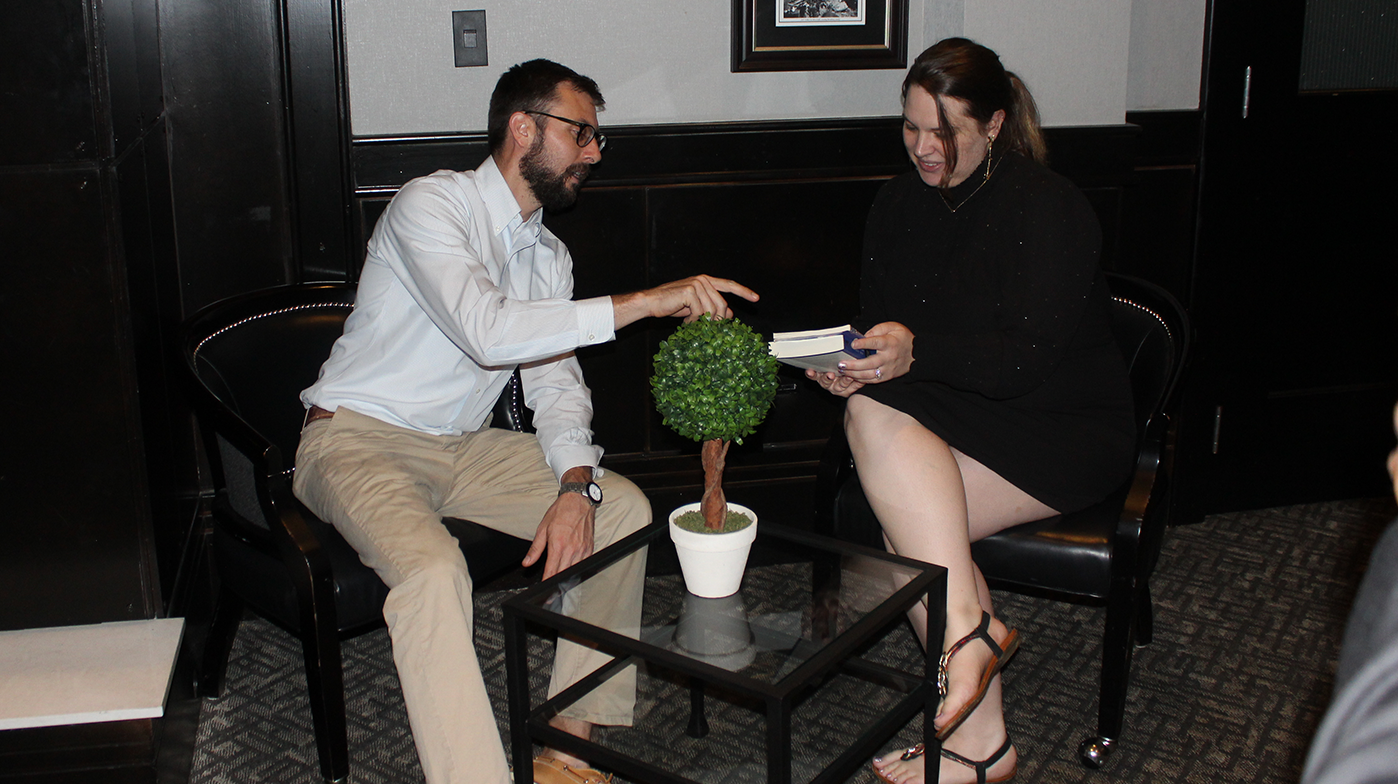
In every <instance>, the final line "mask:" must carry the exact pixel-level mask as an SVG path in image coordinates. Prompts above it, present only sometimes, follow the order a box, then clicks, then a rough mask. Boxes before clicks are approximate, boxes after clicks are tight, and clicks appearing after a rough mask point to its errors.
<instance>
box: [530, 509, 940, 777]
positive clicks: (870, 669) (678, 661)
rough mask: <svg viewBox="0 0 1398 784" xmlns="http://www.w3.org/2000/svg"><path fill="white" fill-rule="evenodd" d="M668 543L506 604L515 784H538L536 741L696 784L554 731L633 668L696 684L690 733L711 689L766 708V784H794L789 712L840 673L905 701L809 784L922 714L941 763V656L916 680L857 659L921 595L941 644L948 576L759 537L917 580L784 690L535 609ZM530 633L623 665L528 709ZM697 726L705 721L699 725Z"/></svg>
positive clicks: (612, 557)
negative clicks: (563, 639)
mask: <svg viewBox="0 0 1398 784" xmlns="http://www.w3.org/2000/svg"><path fill="white" fill-rule="evenodd" d="M666 534H668V530H667V526H666V524H664V523H656V524H654V525H650V526H647V527H646V528H643V529H641V530H639V531H637V532H635V533H634V534H632V535H630V536H628V537H626V538H625V539H623V540H621V541H620V542H617V543H615V544H613V545H611V546H610V547H607V548H605V549H603V550H601V551H599V552H597V553H594V554H593V555H592V556H590V557H588V558H586V559H584V560H582V561H580V562H579V563H577V564H575V565H574V566H572V567H570V568H569V569H566V570H564V571H563V572H560V573H559V574H557V575H554V576H553V577H552V578H550V579H548V580H545V581H542V582H540V583H539V584H537V585H534V586H531V587H529V588H526V589H525V590H523V591H521V592H520V593H519V594H518V595H516V596H514V597H511V598H510V599H509V600H507V601H506V602H505V605H504V632H505V669H506V682H507V685H508V689H509V711H510V743H511V752H512V756H513V758H514V761H515V764H514V772H515V781H516V784H531V782H532V781H533V775H532V767H531V765H530V764H529V760H531V759H532V758H533V741H534V740H538V741H540V742H541V743H543V744H546V745H548V746H550V747H552V748H556V749H559V750H560V751H564V752H567V753H569V754H573V755H576V756H578V757H580V758H582V759H585V760H588V762H589V764H592V765H596V766H598V767H602V768H606V769H608V770H611V771H613V772H615V773H617V774H620V775H621V776H624V777H626V778H629V779H632V780H634V781H644V782H647V783H648V784H696V783H695V782H694V781H692V780H691V779H688V778H685V777H683V776H680V775H678V774H675V773H671V772H668V771H665V770H662V769H660V768H657V767H656V766H654V765H652V764H650V763H647V762H644V761H642V760H638V759H633V758H630V757H627V756H624V755H622V754H620V753H618V752H616V751H613V750H611V749H608V748H606V747H604V746H601V745H599V744H597V743H593V742H591V741H585V740H583V739H581V738H578V737H576V736H574V735H571V734H568V733H566V732H563V731H562V730H559V729H556V728H554V727H552V726H550V725H549V724H548V719H549V718H552V717H553V716H554V715H556V714H557V713H558V712H559V711H561V710H563V709H564V708H566V707H567V706H568V705H571V704H572V703H573V702H575V701H577V700H578V699H580V698H582V697H583V696H584V695H586V694H587V693H589V692H591V691H592V690H593V689H595V688H597V686H598V685H600V684H601V683H602V682H603V681H605V680H607V679H608V678H610V677H612V676H614V675H616V674H618V673H620V672H621V671H622V670H624V669H625V668H626V667H627V666H628V665H631V664H634V663H638V662H640V661H644V662H646V663H648V664H653V665H659V666H660V667H662V668H666V669H669V670H673V671H675V672H678V673H680V674H682V675H685V676H687V677H688V678H690V683H691V697H692V700H693V705H692V707H693V714H692V716H691V733H693V728H694V727H695V726H696V724H697V725H699V726H702V711H703V691H704V684H705V683H711V684H714V685H716V686H720V687H722V688H724V689H727V690H729V691H732V692H735V693H737V694H739V695H743V696H746V697H749V698H753V699H755V700H757V701H759V702H761V703H762V704H763V705H764V706H765V708H766V718H767V733H766V734H767V743H766V745H767V781H768V783H769V784H791V718H792V712H793V711H794V709H795V707H796V705H797V704H798V703H799V702H800V701H802V700H804V699H805V697H807V696H809V694H810V693H813V692H814V691H815V690H816V689H817V688H818V686H819V685H820V683H821V682H822V680H823V679H824V678H825V676H826V675H828V674H832V673H833V672H835V671H836V670H839V671H841V672H843V673H844V674H848V675H852V676H855V677H859V678H862V679H864V680H869V681H879V682H882V683H883V684H884V685H885V686H890V687H893V688H894V689H896V690H898V691H901V692H903V693H904V696H903V698H902V699H900V700H899V701H898V703H897V704H896V705H894V706H893V707H892V708H891V709H890V710H889V711H888V712H887V713H885V714H884V716H883V718H881V719H879V720H877V721H875V722H874V723H873V724H871V725H870V726H869V727H868V728H867V729H866V730H865V731H864V732H863V733H861V734H859V735H858V736H857V737H855V738H854V739H853V741H851V743H850V745H849V747H848V748H846V749H845V750H844V751H843V752H842V753H840V754H839V755H838V756H837V757H836V758H835V759H834V760H833V761H832V762H831V763H830V764H829V765H827V766H826V767H825V769H824V770H822V771H821V772H820V773H819V774H817V775H816V777H815V778H814V779H812V780H811V784H835V783H836V782H842V781H844V780H846V779H847V778H848V777H849V776H850V775H851V774H852V773H853V772H854V771H855V770H856V769H857V768H858V767H859V766H860V765H862V764H864V760H866V759H868V758H869V757H870V756H872V755H873V754H874V753H875V752H876V751H878V748H879V746H880V745H882V744H883V743H885V742H886V741H887V740H888V739H889V738H891V737H893V735H894V734H895V733H897V732H898V730H899V729H901V728H902V727H903V726H904V725H906V724H907V722H908V721H909V720H911V719H912V717H913V716H915V715H916V714H917V712H918V710H921V711H922V712H923V725H922V726H923V743H924V744H925V745H926V747H927V758H928V759H930V760H936V759H937V758H938V756H939V751H940V749H941V744H940V742H939V741H938V740H937V739H936V735H935V732H934V730H933V723H932V721H933V719H934V718H935V717H936V714H937V703H938V700H939V695H938V694H937V688H936V682H935V674H936V671H937V670H936V668H937V658H938V655H939V654H933V653H931V652H928V653H927V654H926V661H925V667H924V671H923V673H922V674H921V675H914V674H912V673H907V672H903V671H901V670H895V669H893V668H890V667H886V666H884V665H881V664H877V663H874V662H870V661H866V660H864V659H861V658H857V656H856V654H857V652H859V651H860V650H861V649H863V648H864V647H865V646H866V645H867V644H869V643H871V642H873V641H874V640H876V639H878V638H879V637H880V636H881V635H882V634H884V633H887V631H888V630H889V629H890V628H891V627H892V626H893V625H894V624H895V623H896V622H898V621H899V620H900V619H901V618H902V617H903V616H904V614H905V613H906V612H907V611H908V610H909V609H910V608H911V607H912V606H913V603H914V602H916V601H918V600H919V599H920V598H922V596H923V595H928V596H929V601H928V619H927V624H928V630H929V634H928V639H930V640H940V639H942V634H943V629H944V628H945V623H946V569H945V568H943V567H940V566H935V565H930V564H926V563H923V562H920V561H914V560H912V559H908V558H903V557H901V556H897V555H893V554H891V553H887V552H884V551H882V550H875V549H872V548H868V547H863V546H861V545H856V544H851V543H848V542H842V541H838V540H835V539H831V538H829V537H824V536H819V535H817V534H811V533H807V532H805V531H800V530H797V529H795V528H790V527H787V526H783V525H779V524H771V523H763V524H762V526H761V527H760V528H759V529H758V537H759V539H761V538H763V537H767V538H775V539H783V540H786V541H789V542H793V543H795V544H796V545H798V546H801V547H804V548H810V549H815V550H824V551H827V552H829V553H830V554H831V555H832V556H835V557H838V556H843V555H863V556H866V557H869V558H874V559H878V560H883V561H888V562H892V563H895V564H898V565H901V566H905V567H909V568H911V569H912V570H914V571H915V572H916V576H915V577H914V578H913V579H912V580H911V581H909V582H908V584H907V585H904V586H903V587H902V588H900V589H898V590H897V591H895V592H894V593H893V595H891V596H890V597H888V598H887V599H885V600H884V601H883V602H881V603H880V604H879V605H878V606H877V607H875V608H874V610H873V611H871V612H870V613H869V614H868V615H866V616H865V617H863V618H861V619H860V620H859V621H857V622H856V623H855V624H854V625H853V626H851V627H850V628H849V629H847V630H846V631H845V632H844V633H842V634H840V635H839V636H838V637H836V638H835V639H834V640H832V641H831V642H830V643H829V644H827V645H826V646H825V647H824V648H823V649H822V650H820V651H819V652H817V653H816V654H815V655H813V656H812V657H811V658H810V659H808V660H806V661H805V662H803V663H802V664H800V665H799V666H797V667H796V669H794V670H793V671H792V672H790V673H789V674H787V675H786V676H785V677H783V678H782V679H781V680H780V681H779V682H777V683H763V682H759V681H756V680H753V679H751V678H748V677H746V676H743V675H741V674H738V673H734V672H729V671H728V670H725V669H722V668H719V667H715V666H713V665H710V664H707V663H705V662H702V661H697V660H694V659H690V658H688V657H686V656H682V655H680V654H678V653H675V652H672V651H669V650H666V649H664V648H659V647H657V646H654V645H650V644H648V643H645V642H642V641H641V640H638V639H634V638H631V637H626V636H624V635H621V634H617V633H615V632H612V631H609V630H606V629H601V628H598V627H596V626H593V625H591V624H588V623H585V622H582V621H578V620H576V619H573V618H569V617H567V616H563V615H560V614H557V613H554V612H551V611H548V610H545V609H543V608H542V607H539V606H537V605H536V604H533V603H532V602H531V600H534V599H537V598H538V597H539V596H540V595H543V594H547V593H550V592H552V591H553V590H555V589H556V588H557V587H558V586H559V585H560V584H562V583H564V582H566V581H568V580H571V579H573V578H578V579H582V578H586V577H589V576H591V575H594V574H596V573H597V572H599V571H601V570H602V569H605V568H606V567H608V566H610V565H611V564H613V563H616V562H617V561H618V560H620V559H622V558H624V557H626V556H627V555H629V554H631V553H633V552H635V551H636V550H638V549H640V548H641V547H643V546H645V545H647V544H649V543H650V542H651V541H653V540H655V539H657V538H659V537H662V536H665V535H666ZM937 594H940V598H938V597H937ZM531 623H532V624H538V625H540V626H543V627H545V628H546V629H549V630H552V631H554V632H557V633H559V634H568V635H573V636H575V637H577V638H580V639H583V640H586V641H587V642H589V643H591V644H594V645H595V646H596V647H597V648H598V649H599V650H601V651H603V652H605V653H608V654H611V655H613V656H615V657H616V658H615V659H613V660H612V661H611V662H609V663H608V664H606V665H604V666H602V667H600V668H599V669H597V670H596V671H594V672H592V673H591V674H589V675H587V676H585V677H583V678H582V679H580V680H579V681H577V682H576V683H574V684H573V685H572V686H569V687H568V688H567V689H564V690H563V691H561V692H559V693H558V694H557V695H555V696H554V697H553V698H552V699H549V700H546V701H544V702H543V703H540V704H539V705H538V706H537V707H534V708H531V707H530V704H529V703H530V701H531V697H530V693H529V672H528V663H527V657H526V646H527V643H528V639H527V638H528V634H529V628H528V625H529V624H531ZM933 650H935V649H933ZM695 716H697V717H698V719H697V721H696V719H695ZM928 767H929V770H928V771H927V781H928V782H931V784H935V783H936V781H937V766H936V765H930V766H928Z"/></svg>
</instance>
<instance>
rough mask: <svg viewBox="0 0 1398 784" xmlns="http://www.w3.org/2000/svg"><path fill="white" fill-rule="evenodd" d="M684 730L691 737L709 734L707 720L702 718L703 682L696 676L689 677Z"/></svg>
mask: <svg viewBox="0 0 1398 784" xmlns="http://www.w3.org/2000/svg"><path fill="white" fill-rule="evenodd" d="M684 732H685V734H686V735H688V736H689V737H691V738H702V737H704V736H705V735H708V734H709V722H708V720H707V719H705V718H704V682H703V681H701V680H699V679H698V678H690V679H689V726H688V727H686V728H685V730H684Z"/></svg>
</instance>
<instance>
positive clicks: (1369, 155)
mask: <svg viewBox="0 0 1398 784" xmlns="http://www.w3.org/2000/svg"><path fill="white" fill-rule="evenodd" d="M1307 5H1324V4H1317V3H1310V4H1308V3H1306V2H1304V0H1286V1H1285V2H1277V3H1268V4H1265V5H1262V4H1258V3H1249V2H1243V1H1242V0H1214V2H1213V4H1212V13H1211V19H1210V34H1209V40H1208V44H1207V63H1206V66H1207V67H1206V75H1205V92H1204V126H1203V127H1204V131H1203V153H1202V162H1201V187H1200V195H1199V199H1200V203H1199V236H1198V243H1199V244H1198V256H1197V263H1196V270H1197V274H1196V278H1195V280H1194V282H1193V297H1192V301H1191V311H1192V312H1191V315H1192V317H1193V319H1194V323H1195V326H1196V330H1197V343H1196V348H1197V351H1196V353H1195V355H1194V356H1195V359H1194V362H1193V367H1192V368H1191V370H1190V373H1189V383H1188V386H1187V389H1186V395H1187V397H1186V406H1187V410H1186V417H1187V418H1188V419H1189V421H1190V422H1191V424H1192V427H1191V428H1190V430H1189V432H1188V434H1187V438H1186V439H1184V440H1183V441H1182V443H1181V445H1180V448H1181V450H1182V452H1181V473H1182V484H1183V485H1184V488H1185V492H1186V493H1188V494H1190V495H1192V496H1193V497H1195V498H1197V500H1198V503H1199V504H1200V506H1201V508H1202V509H1203V510H1204V511H1220V510H1226V509H1241V508H1254V507H1263V506H1276V505H1281V504H1289V503H1299V502H1305V501H1313V500H1320V499H1328V498H1344V497H1354V496H1363V495H1381V494H1384V493H1385V492H1386V484H1385V474H1384V469H1383V465H1384V455H1385V453H1386V452H1387V450H1388V449H1391V448H1392V445H1393V432H1392V417H1391V412H1392V407H1393V404H1394V401H1395V399H1398V362H1395V360H1398V301H1396V300H1398V250H1395V245H1394V244H1393V242H1392V241H1391V238H1390V236H1389V234H1390V229H1389V226H1390V224H1391V223H1392V220H1393V215H1394V213H1395V209H1396V208H1398V200H1395V198H1394V197H1393V195H1392V192H1391V188H1392V182H1393V181H1394V178H1395V177H1398V150H1395V149H1394V148H1393V146H1392V145H1390V144H1386V143H1384V142H1383V141H1382V137H1383V134H1384V133H1385V130H1386V129H1387V128H1389V127H1391V126H1392V125H1393V124H1394V122H1395V121H1398V91H1395V90H1393V89H1391V85H1390V87H1388V88H1380V87H1376V86H1374V85H1372V84H1369V83H1367V82H1356V83H1355V84H1354V85H1353V87H1355V88H1362V89H1344V88H1342V87H1339V86H1332V88H1331V89H1327V90H1324V91H1316V90H1306V89H1302V86H1301V85H1302V82H1303V79H1304V78H1306V76H1305V74H1304V73H1303V65H1302V63H1303V59H1304V58H1303V41H1304V40H1305V38H1306V35H1307V34H1308V27H1307V25H1308V24H1312V25H1319V24H1321V22H1323V15H1321V14H1317V13H1316V12H1315V11H1313V10H1312V11H1310V13H1309V14H1308V9H1307ZM1346 5H1347V7H1350V8H1351V10H1352V11H1354V10H1360V8H1359V7H1360V6H1363V5H1364V3H1351V4H1346ZM1375 7H1377V4H1376V6H1375ZM1356 19H1357V17H1356ZM1317 33H1325V34H1327V35H1336V34H1340V31H1336V30H1331V31H1329V32H1326V31H1320V30H1317V29H1314V28H1313V29H1310V31H1309V34H1310V35H1312V36H1315V35H1316V34H1317ZM1353 52H1354V55H1355V56H1356V57H1358V56H1359V55H1361V54H1362V52H1361V51H1360V50H1358V49H1355V50H1353Z"/></svg>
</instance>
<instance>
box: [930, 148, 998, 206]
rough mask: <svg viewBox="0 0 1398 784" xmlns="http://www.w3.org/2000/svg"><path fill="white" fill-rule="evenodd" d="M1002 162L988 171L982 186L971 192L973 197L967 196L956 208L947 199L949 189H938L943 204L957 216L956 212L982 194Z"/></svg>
mask: <svg viewBox="0 0 1398 784" xmlns="http://www.w3.org/2000/svg"><path fill="white" fill-rule="evenodd" d="M1003 160H1005V159H1004V158H1001V159H1000V161H1003ZM1000 161H996V162H995V164H994V166H993V167H992V168H991V169H990V170H989V171H987V172H986V173H985V178H984V179H982V180H981V184H980V185H977V186H976V189H975V190H973V191H971V195H970V196H967V197H966V198H964V199H962V200H961V203H960V204H958V205H956V206H955V207H953V206H951V199H949V198H947V189H946V188H938V189H937V193H938V194H939V195H941V197H942V203H943V204H945V205H947V209H949V210H951V211H952V213H953V214H955V212H956V211H957V210H959V209H961V208H962V207H965V206H966V202H968V201H970V200H971V197H972V196H975V195H976V194H977V193H980V192H981V188H984V187H985V184H986V183H987V182H990V175H992V174H994V173H995V170H996V169H998V168H1000Z"/></svg>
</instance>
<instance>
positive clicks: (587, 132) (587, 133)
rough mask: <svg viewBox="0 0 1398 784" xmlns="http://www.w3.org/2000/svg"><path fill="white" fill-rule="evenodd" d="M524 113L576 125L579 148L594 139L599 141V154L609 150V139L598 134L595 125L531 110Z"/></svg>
mask: <svg viewBox="0 0 1398 784" xmlns="http://www.w3.org/2000/svg"><path fill="white" fill-rule="evenodd" d="M524 113H525V114H541V115H543V116H545V117H552V118H553V119H555V120H558V121H559V122H566V123H568V124H569V125H576V126H578V135H577V139H578V146H579V147H586V146H587V145H589V144H591V143H592V140H593V139H596V140H597V150H598V151H599V152H600V151H602V150H605V149H607V137H605V136H603V135H602V134H600V133H598V132H597V126H595V125H588V124H587V123H585V122H583V121H581V120H570V119H568V118H567V117H559V116H558V115H556V114H549V113H548V112H536V111H531V110H529V109H525V110H524Z"/></svg>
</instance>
